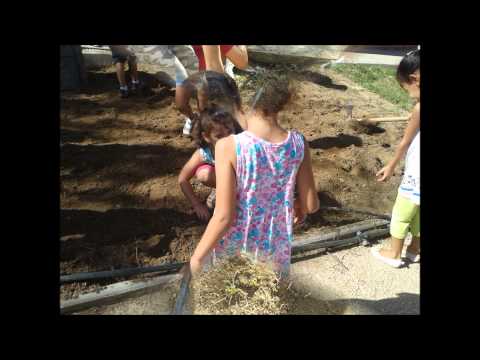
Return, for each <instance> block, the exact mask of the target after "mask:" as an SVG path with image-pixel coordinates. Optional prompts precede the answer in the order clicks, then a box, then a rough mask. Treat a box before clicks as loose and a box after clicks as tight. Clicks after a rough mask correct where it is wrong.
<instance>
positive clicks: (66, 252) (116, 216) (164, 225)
mask: <svg viewBox="0 0 480 360" xmlns="http://www.w3.org/2000/svg"><path fill="white" fill-rule="evenodd" d="M60 219H61V223H60V236H61V239H62V241H61V242H60V243H61V247H60V260H61V261H75V263H76V264H77V265H78V263H82V264H83V265H87V266H91V267H95V268H96V269H97V270H98V269H108V268H110V267H116V268H117V267H127V266H132V265H137V264H136V261H135V256H134V255H135V253H136V251H137V250H138V251H137V253H138V252H141V253H142V256H149V257H160V256H164V255H165V254H166V253H167V252H169V250H170V246H171V243H172V241H173V240H174V239H176V238H177V237H178V234H177V233H176V231H175V227H176V226H181V227H183V228H189V227H192V226H198V221H197V219H196V218H195V217H194V216H192V215H188V214H185V213H182V212H179V211H176V210H172V209H156V210H147V209H116V210H108V211H106V212H101V211H93V210H76V209H75V210H73V209H72V210H66V209H62V210H61V211H60ZM132 255H133V258H132Z"/></svg>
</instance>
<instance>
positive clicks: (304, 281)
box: [291, 244, 420, 315]
mask: <svg viewBox="0 0 480 360" xmlns="http://www.w3.org/2000/svg"><path fill="white" fill-rule="evenodd" d="M375 246H380V244H377V245H375ZM370 249H371V248H370V247H363V246H357V247H354V248H350V249H347V250H341V251H335V252H332V253H326V254H324V255H320V256H318V257H314V258H312V259H309V260H304V261H303V260H302V261H299V262H296V263H294V264H292V272H291V274H292V279H293V280H294V284H296V287H298V288H299V289H301V290H302V291H305V292H307V293H310V294H311V295H310V296H309V297H310V300H309V302H310V306H312V303H314V302H315V301H317V302H318V309H324V308H325V303H327V305H328V307H329V308H330V309H332V311H331V312H330V313H334V314H345V315H353V314H355V315H363V314H365V315H367V314H368V315H376V314H379V315H382V314H420V264H418V263H417V264H411V263H410V264H409V263H407V265H406V266H405V267H403V268H400V269H395V268H391V267H389V266H388V265H385V264H383V263H382V262H380V261H379V260H377V259H375V258H374V257H373V256H372V255H371V254H370ZM313 308H315V306H314V305H313V307H312V313H314V312H313Z"/></svg>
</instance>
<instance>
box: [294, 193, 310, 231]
mask: <svg viewBox="0 0 480 360" xmlns="http://www.w3.org/2000/svg"><path fill="white" fill-rule="evenodd" d="M306 217H307V215H306V214H304V213H303V211H302V208H301V206H300V201H299V200H298V199H295V201H294V203H293V224H294V225H297V224H303V223H304V222H305V218H306Z"/></svg>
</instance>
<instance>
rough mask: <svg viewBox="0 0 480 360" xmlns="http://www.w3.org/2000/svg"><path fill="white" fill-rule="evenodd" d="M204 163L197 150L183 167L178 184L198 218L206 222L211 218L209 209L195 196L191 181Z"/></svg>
mask: <svg viewBox="0 0 480 360" xmlns="http://www.w3.org/2000/svg"><path fill="white" fill-rule="evenodd" d="M202 163H203V159H202V156H201V155H200V151H199V150H197V151H195V152H194V153H193V155H192V157H191V158H190V160H188V161H187V163H186V164H185V165H184V166H183V168H182V171H180V175H179V176H178V184H179V185H180V188H181V189H182V192H183V194H184V195H185V197H186V198H187V199H188V201H189V202H190V204H192V207H193V209H194V210H195V213H196V214H197V216H198V217H199V218H201V219H202V220H205V221H206V220H208V217H209V213H208V209H207V208H206V206H204V205H205V204H203V203H202V201H201V200H200V199H199V198H198V197H197V196H196V195H195V193H194V191H193V187H192V185H191V184H190V180H191V179H192V177H193V176H194V175H195V173H194V171H195V169H196V168H197V166H199V165H201V164H202Z"/></svg>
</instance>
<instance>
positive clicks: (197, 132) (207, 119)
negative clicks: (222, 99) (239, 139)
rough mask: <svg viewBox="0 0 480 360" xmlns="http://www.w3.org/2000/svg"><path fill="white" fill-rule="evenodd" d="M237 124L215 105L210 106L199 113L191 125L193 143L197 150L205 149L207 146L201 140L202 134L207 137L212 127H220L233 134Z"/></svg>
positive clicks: (230, 115) (202, 139)
mask: <svg viewBox="0 0 480 360" xmlns="http://www.w3.org/2000/svg"><path fill="white" fill-rule="evenodd" d="M237 124H238V123H237V121H236V120H235V118H234V117H233V115H232V114H230V112H228V111H226V110H223V109H222V108H220V107H219V106H217V105H210V106H209V107H208V108H206V109H205V110H203V111H202V112H201V113H200V115H199V116H198V118H197V119H196V121H195V123H194V125H193V129H192V138H193V141H194V142H195V144H196V145H197V146H198V147H199V148H204V147H207V146H208V145H209V144H208V143H207V142H206V141H205V139H204V138H203V133H205V134H207V135H209V134H210V132H211V131H212V129H213V126H214V125H222V126H224V127H225V128H227V129H229V130H230V131H231V133H232V134H234V133H237V131H236V125H237Z"/></svg>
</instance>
